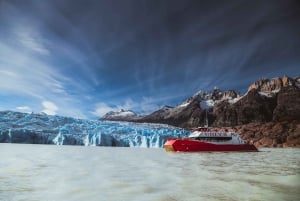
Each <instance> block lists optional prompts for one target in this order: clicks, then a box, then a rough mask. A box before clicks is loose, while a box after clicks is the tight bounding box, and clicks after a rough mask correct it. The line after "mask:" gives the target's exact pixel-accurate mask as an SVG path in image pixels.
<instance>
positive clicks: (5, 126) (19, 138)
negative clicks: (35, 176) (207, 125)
mask: <svg viewBox="0 0 300 201" xmlns="http://www.w3.org/2000/svg"><path fill="white" fill-rule="evenodd" d="M188 134H189V131H186V130H184V129H181V128H177V127H173V126H168V125H163V124H149V123H129V122H108V121H92V120H82V119H75V118H70V117H62V116H56V115H55V116H51V115H46V114H34V113H32V114H27V113H20V112H12V111H2V112H0V143H27V144H56V145H85V146H129V147H149V148H150V147H156V148H160V147H162V146H163V144H164V143H165V141H166V139H167V138H170V137H184V136H187V135H188Z"/></svg>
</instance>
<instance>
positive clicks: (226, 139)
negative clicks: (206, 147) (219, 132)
mask: <svg viewBox="0 0 300 201" xmlns="http://www.w3.org/2000/svg"><path fill="white" fill-rule="evenodd" d="M193 139H195V140H203V141H228V140H231V139H232V137H195V138H193Z"/></svg>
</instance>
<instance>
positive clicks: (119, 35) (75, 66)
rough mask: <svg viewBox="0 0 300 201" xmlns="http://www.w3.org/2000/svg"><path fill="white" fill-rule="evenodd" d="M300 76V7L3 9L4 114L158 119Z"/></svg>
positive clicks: (276, 1) (86, 1)
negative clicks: (115, 114)
mask: <svg viewBox="0 0 300 201" xmlns="http://www.w3.org/2000/svg"><path fill="white" fill-rule="evenodd" d="M283 75H288V76H290V77H297V76H299V75H300V1H297V0H269V1H268V0H264V1H260V0H251V1H249V0H228V1H223V0H219V1H216V0H207V1H202V0H22V1H20V0H0V110H13V111H20V112H35V113H39V112H44V113H46V114H50V115H55V114H57V115H64V116H72V117H76V118H84V119H97V118H99V117H101V116H102V115H104V114H105V113H106V112H109V111H118V110H120V109H130V110H133V111H135V112H136V113H138V114H149V113H151V112H153V111H155V110H157V109H159V108H160V107H162V106H164V105H171V106H175V105H177V104H180V103H181V102H182V101H184V100H185V99H186V98H188V97H189V96H191V95H193V94H194V93H196V92H197V91H199V90H203V91H207V90H211V89H213V88H214V87H218V88H220V89H222V90H228V89H234V90H236V91H239V92H241V93H245V92H246V91H247V88H248V87H249V85H250V84H251V83H253V82H254V81H256V80H258V79H260V78H273V77H282V76H283Z"/></svg>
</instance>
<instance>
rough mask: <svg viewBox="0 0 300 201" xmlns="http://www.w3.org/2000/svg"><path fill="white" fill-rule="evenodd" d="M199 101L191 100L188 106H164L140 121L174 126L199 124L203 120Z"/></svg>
mask: <svg viewBox="0 0 300 201" xmlns="http://www.w3.org/2000/svg"><path fill="white" fill-rule="evenodd" d="M201 112H202V110H201V108H200V105H199V101H198V100H196V99H193V100H191V102H190V103H189V105H188V106H187V107H178V108H165V107H164V108H162V109H160V110H158V111H155V112H153V113H152V114H150V115H147V116H145V117H144V118H141V119H140V122H151V123H165V124H169V125H174V126H180V127H186V126H187V125H189V126H197V125H199V123H200V121H201Z"/></svg>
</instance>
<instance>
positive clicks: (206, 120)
mask: <svg viewBox="0 0 300 201" xmlns="http://www.w3.org/2000/svg"><path fill="white" fill-rule="evenodd" d="M204 127H205V128H208V119H207V109H206V110H205V123H204Z"/></svg>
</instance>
